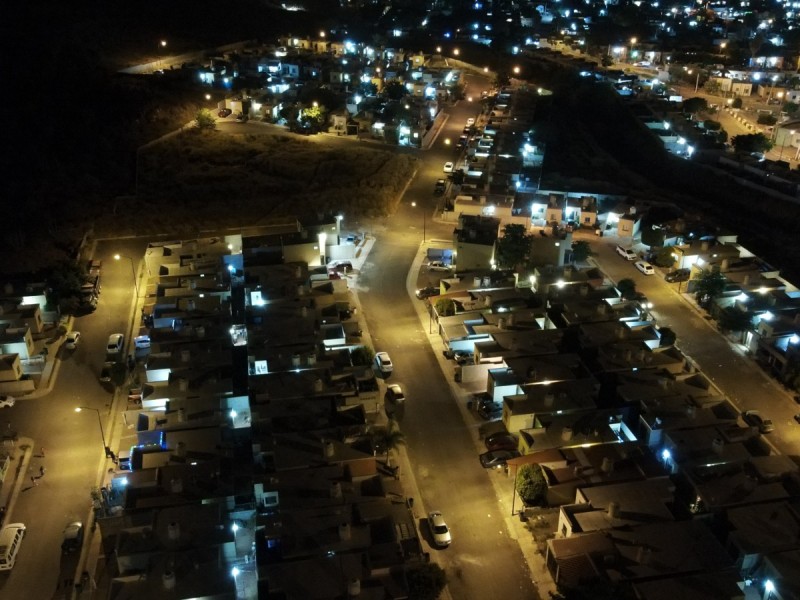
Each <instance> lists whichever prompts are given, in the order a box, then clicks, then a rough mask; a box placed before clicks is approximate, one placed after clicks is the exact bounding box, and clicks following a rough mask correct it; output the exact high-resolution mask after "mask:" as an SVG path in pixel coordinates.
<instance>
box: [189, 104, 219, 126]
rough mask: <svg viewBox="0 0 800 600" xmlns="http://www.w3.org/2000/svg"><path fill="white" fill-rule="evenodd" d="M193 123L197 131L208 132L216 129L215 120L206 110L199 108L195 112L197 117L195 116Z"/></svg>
mask: <svg viewBox="0 0 800 600" xmlns="http://www.w3.org/2000/svg"><path fill="white" fill-rule="evenodd" d="M194 122H195V123H196V124H197V128H198V129H202V130H204V131H210V130H212V129H216V128H217V120H216V119H215V118H214V115H213V114H211V111H210V110H208V109H207V108H201V109H200V110H198V111H197V116H195V118H194Z"/></svg>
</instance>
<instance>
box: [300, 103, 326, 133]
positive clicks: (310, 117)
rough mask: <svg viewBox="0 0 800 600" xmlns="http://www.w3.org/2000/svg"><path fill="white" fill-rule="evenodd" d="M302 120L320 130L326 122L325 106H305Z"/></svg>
mask: <svg viewBox="0 0 800 600" xmlns="http://www.w3.org/2000/svg"><path fill="white" fill-rule="evenodd" d="M300 120H301V121H303V122H304V123H308V124H309V125H311V127H312V128H313V129H315V130H317V131H318V130H319V129H320V128H321V127H322V126H323V125H324V124H325V108H324V107H322V106H319V105H316V106H313V105H312V106H309V107H308V108H304V109H303V113H302V117H300Z"/></svg>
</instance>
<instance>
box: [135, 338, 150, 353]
mask: <svg viewBox="0 0 800 600" xmlns="http://www.w3.org/2000/svg"><path fill="white" fill-rule="evenodd" d="M133 347H134V348H136V349H137V350H144V349H146V348H149V347H150V336H149V335H139V336H137V337H135V338H133Z"/></svg>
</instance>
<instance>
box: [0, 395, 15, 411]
mask: <svg viewBox="0 0 800 600" xmlns="http://www.w3.org/2000/svg"><path fill="white" fill-rule="evenodd" d="M16 401H17V399H16V398H14V396H5V395H3V396H0V408H11V407H12V406H14V403H16Z"/></svg>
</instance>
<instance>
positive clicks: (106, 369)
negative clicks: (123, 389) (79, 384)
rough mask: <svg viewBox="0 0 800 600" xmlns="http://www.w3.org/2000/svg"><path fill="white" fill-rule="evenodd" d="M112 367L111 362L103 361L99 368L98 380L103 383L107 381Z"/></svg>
mask: <svg viewBox="0 0 800 600" xmlns="http://www.w3.org/2000/svg"><path fill="white" fill-rule="evenodd" d="M113 368H114V363H113V362H110V361H109V362H106V363H103V366H102V368H101V369H100V381H102V382H103V383H105V382H107V381H111V370H112V369H113Z"/></svg>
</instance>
